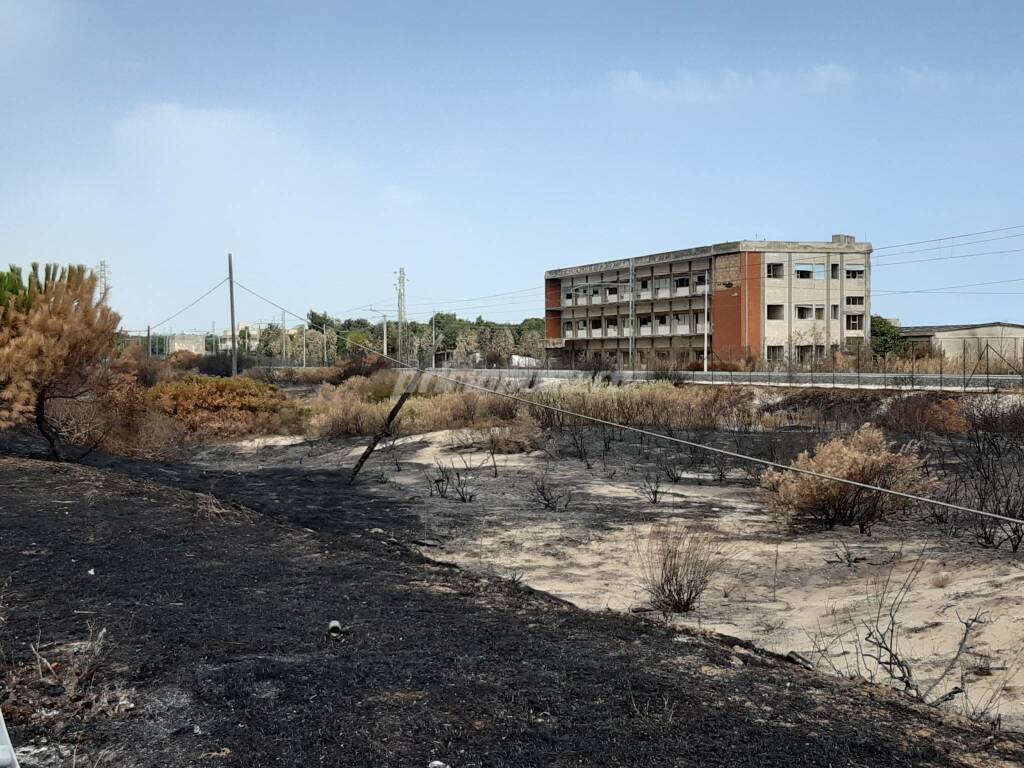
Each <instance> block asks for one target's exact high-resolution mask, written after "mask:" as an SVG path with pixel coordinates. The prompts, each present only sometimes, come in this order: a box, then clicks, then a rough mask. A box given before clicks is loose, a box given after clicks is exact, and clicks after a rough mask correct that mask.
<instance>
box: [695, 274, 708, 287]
mask: <svg viewBox="0 0 1024 768" xmlns="http://www.w3.org/2000/svg"><path fill="white" fill-rule="evenodd" d="M707 284H708V276H707V275H697V285H707Z"/></svg>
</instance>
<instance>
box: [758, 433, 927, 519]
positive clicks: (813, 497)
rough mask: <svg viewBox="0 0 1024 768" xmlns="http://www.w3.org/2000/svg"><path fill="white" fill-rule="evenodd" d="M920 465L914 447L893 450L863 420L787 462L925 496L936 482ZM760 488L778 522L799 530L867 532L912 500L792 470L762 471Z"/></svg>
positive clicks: (826, 473)
mask: <svg viewBox="0 0 1024 768" xmlns="http://www.w3.org/2000/svg"><path fill="white" fill-rule="evenodd" d="M924 464H925V461H924V459H923V458H921V456H920V455H919V454H918V451H917V448H916V447H915V446H913V445H904V446H902V447H901V448H899V449H898V450H894V449H893V446H892V445H891V444H890V443H889V442H888V441H887V440H886V439H885V435H884V434H883V432H882V430H880V429H878V428H877V427H873V426H871V425H869V424H865V425H864V426H862V427H861V428H860V429H858V430H857V431H856V432H855V433H854V434H853V435H851V436H850V437H848V438H841V437H838V438H835V439H834V440H830V441H828V442H827V443H821V444H819V445H818V446H817V447H816V448H815V451H814V455H813V456H812V455H810V454H809V453H807V452H806V451H804V452H803V453H801V454H800V455H799V456H798V457H797V459H796V461H794V462H793V464H792V466H793V467H795V468H797V469H803V470H808V471H812V472H817V473H820V474H824V475H829V476H831V477H837V478H842V479H844V480H852V481H854V482H858V483H864V484H867V485H873V486H877V487H881V488H886V489H889V490H893V491H898V492H900V493H907V494H914V495H926V494H928V493H930V492H931V491H933V490H935V488H936V487H937V483H936V482H935V480H933V479H931V478H929V477H927V476H926V475H925V471H924ZM761 487H762V488H763V489H764V490H765V491H766V496H767V499H768V502H769V504H770V505H771V506H772V508H773V509H774V510H775V511H776V512H777V514H778V515H779V516H780V517H781V518H782V520H784V521H785V522H786V524H787V525H788V526H789V527H790V528H791V529H793V530H798V531H799V530H816V529H822V528H828V529H831V528H834V527H835V526H837V525H856V526H858V528H859V529H860V531H861V532H862V533H867V532H870V530H871V526H872V525H874V524H875V523H876V522H878V521H880V520H884V519H886V518H889V517H891V516H892V515H894V514H896V513H898V512H900V511H903V510H905V509H907V508H908V507H909V506H910V505H911V504H912V502H911V500H909V499H906V498H903V497H900V496H894V495H892V494H889V493H884V492H882V491H875V490H870V489H867V488H861V487H858V486H852V485H849V484H847V483H841V482H837V481H835V480H826V479H823V478H820V477H814V476H811V475H806V474H802V473H798V472H792V471H782V472H780V471H776V470H771V469H770V470H767V471H766V472H765V473H764V474H763V475H762V477H761Z"/></svg>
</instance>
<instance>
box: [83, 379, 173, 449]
mask: <svg viewBox="0 0 1024 768" xmlns="http://www.w3.org/2000/svg"><path fill="white" fill-rule="evenodd" d="M98 409H99V412H100V415H101V429H102V430H103V435H102V438H101V439H100V442H99V445H100V447H101V448H102V449H103V450H105V451H107V452H108V453H114V454H118V455H121V456H131V457H134V458H142V459H168V458H171V457H173V456H174V454H175V453H176V452H177V451H178V450H179V449H180V448H181V446H182V445H183V444H184V443H185V439H186V429H185V426H184V425H183V424H181V423H180V422H178V421H176V420H175V419H174V418H172V417H170V416H168V415H166V414H164V413H161V412H160V411H159V410H158V409H157V408H156V406H155V405H154V404H153V403H152V401H151V400H150V398H149V397H148V394H147V391H146V390H145V389H143V388H142V387H141V386H139V384H138V383H136V380H135V379H134V377H133V376H132V375H130V374H120V375H119V376H117V377H116V378H115V379H114V380H113V381H112V383H111V386H110V388H109V389H108V390H107V391H106V392H105V393H104V397H103V399H102V401H100V402H99V403H98Z"/></svg>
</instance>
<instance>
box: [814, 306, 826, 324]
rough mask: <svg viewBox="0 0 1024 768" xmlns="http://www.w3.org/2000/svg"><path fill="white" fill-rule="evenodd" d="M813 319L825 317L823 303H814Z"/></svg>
mask: <svg viewBox="0 0 1024 768" xmlns="http://www.w3.org/2000/svg"><path fill="white" fill-rule="evenodd" d="M814 319H815V320H824V319H825V305H824V304H815V305H814Z"/></svg>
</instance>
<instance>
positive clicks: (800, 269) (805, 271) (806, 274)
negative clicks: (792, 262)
mask: <svg viewBox="0 0 1024 768" xmlns="http://www.w3.org/2000/svg"><path fill="white" fill-rule="evenodd" d="M794 272H795V273H796V278H797V280H811V279H813V278H814V266H813V265H811V264H797V265H796V269H795V270H794Z"/></svg>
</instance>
